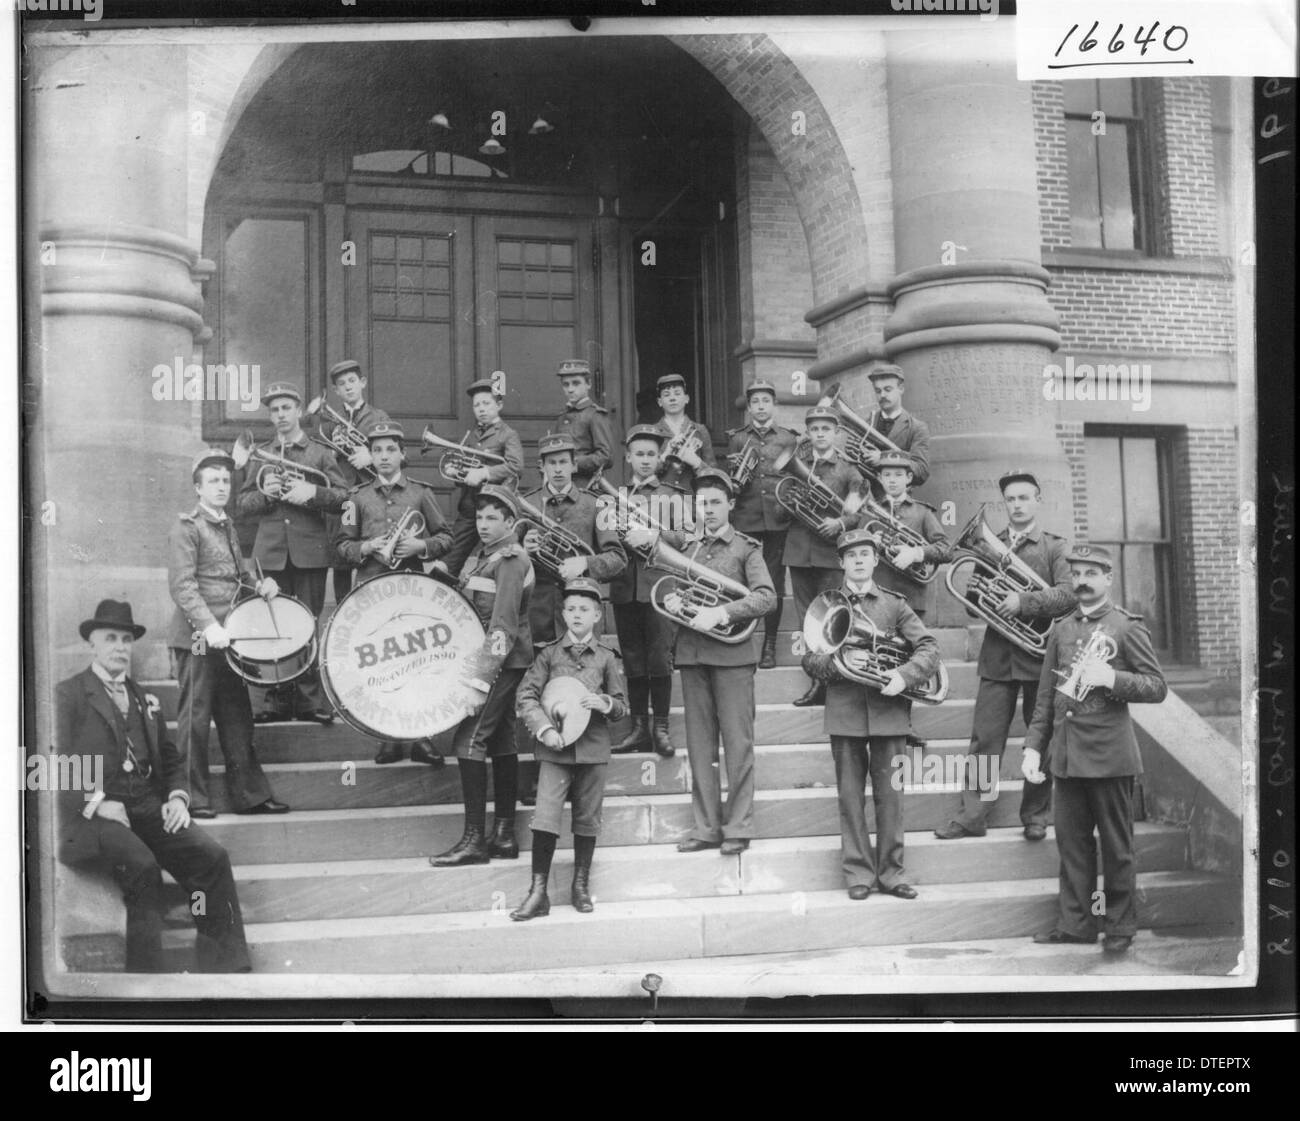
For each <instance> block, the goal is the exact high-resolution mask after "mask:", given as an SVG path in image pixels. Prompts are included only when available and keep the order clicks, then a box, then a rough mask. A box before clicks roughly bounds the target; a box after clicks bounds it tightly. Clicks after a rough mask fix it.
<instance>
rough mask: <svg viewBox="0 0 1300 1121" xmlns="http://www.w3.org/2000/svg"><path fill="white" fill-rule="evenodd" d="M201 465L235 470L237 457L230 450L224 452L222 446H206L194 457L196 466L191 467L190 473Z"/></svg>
mask: <svg viewBox="0 0 1300 1121" xmlns="http://www.w3.org/2000/svg"><path fill="white" fill-rule="evenodd" d="M200 467H224V468H225V469H226V470H227V471H230V472H232V473H233V472H234V470H235V458H234V456H232V455H231V454H230V453H229V452H223V451H222V450H221V449H220V448H205V449H204V450H203V451H201V452H199V454H198V455H197V456H196V457H195V459H194V466H193V467H191V468H190V474H191V475H193V474H194V473H195V472H196V471H197V470H198V469H199V468H200Z"/></svg>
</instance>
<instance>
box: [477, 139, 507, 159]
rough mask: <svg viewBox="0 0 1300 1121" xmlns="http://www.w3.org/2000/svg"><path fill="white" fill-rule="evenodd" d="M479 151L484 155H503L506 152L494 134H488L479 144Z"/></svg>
mask: <svg viewBox="0 0 1300 1121" xmlns="http://www.w3.org/2000/svg"><path fill="white" fill-rule="evenodd" d="M479 151H480V152H481V153H482V154H483V155H485V156H504V155H505V153H506V150H505V147H504V146H503V145H502V143H501V142H500V141H499V140H498V139H497V138H496V137H495V136H489V137H488V138H487V140H486V141H485V142H484V143H483V144H482V145H480V146H479Z"/></svg>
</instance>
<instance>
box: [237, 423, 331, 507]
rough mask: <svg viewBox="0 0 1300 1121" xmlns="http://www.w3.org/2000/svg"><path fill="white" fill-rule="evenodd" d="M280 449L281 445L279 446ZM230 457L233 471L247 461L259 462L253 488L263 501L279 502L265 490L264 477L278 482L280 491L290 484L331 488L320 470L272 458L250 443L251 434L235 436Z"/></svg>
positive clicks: (291, 461) (251, 439)
mask: <svg viewBox="0 0 1300 1121" xmlns="http://www.w3.org/2000/svg"><path fill="white" fill-rule="evenodd" d="M280 450H281V451H283V450H284V444H283V443H282V444H281V445H280ZM231 458H233V459H234V461H235V466H236V467H237V468H238V467H243V466H244V464H246V463H247V462H248V461H249V460H250V459H255V460H257V461H258V462H259V463H261V464H262V466H261V468H259V470H258V472H257V489H258V490H259V491H261V492H262V493H263V494H264V495H266V497H267V498H270V499H273V500H278V499H280V497H281V494H272V493H271V492H270V491H269V490H267V489H266V487H267V479H268V478H276V479H279V480H280V487H281V491H283V489H284V488H285V487H288V486H292V485H293V484H294V483H311V484H313V485H314V486H318V487H328V486H330V485H331V484H330V479H329V476H328V475H326V474H325V472H324V471H317V470H316V468H314V467H308V466H307V465H306V464H303V463H295V462H294V461H293V460H291V459H287V458H286V457H285V456H283V455H276V454H274V453H273V452H269V451H266V450H265V449H264V448H259V447H258V446H257V445H256V444H255V443H254V441H253V434H252V433H251V432H247V431H246V432H241V433H240V434H239V438H238V439H237V440H236V441H235V448H234V451H233V452H232V453H231Z"/></svg>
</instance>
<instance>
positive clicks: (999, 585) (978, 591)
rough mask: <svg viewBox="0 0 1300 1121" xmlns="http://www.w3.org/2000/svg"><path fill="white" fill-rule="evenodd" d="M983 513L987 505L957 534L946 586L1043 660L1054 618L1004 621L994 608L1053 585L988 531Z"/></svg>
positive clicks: (1019, 644)
mask: <svg viewBox="0 0 1300 1121" xmlns="http://www.w3.org/2000/svg"><path fill="white" fill-rule="evenodd" d="M986 505H987V504H986ZM984 510H985V506H981V507H980V508H979V510H977V511H976V513H975V516H974V517H973V518H971V520H970V521H968V522H967V523H966V525H965V527H964V528H963V529H962V531H961V534H960V535H959V536H958V538H957V542H956V545H955V547H954V549H953V559H952V564H951V565H949V567H948V571H947V572H946V573H944V577H943V579H944V583H945V584H947V585H948V591H950V592H951V593H952V594H953V595H954V596H956V597H957V598H958V599H959V600H962V601H963V602H964V603H966V604H968V605H969V606H970V608H971V610H972V611H974V612H975V613H976V614H977V615H979V616H980V618H982V619H983V620H984V621H985V622H986V623H988V625H989V626H990V627H992V628H993V629H994V630H995V631H997V632H998V633H999V634H1000V635H1002V637H1003V638H1005V639H1006V640H1007V641H1008V642H1010V643H1012V644H1013V645H1015V646H1018V647H1020V649H1021V650H1023V651H1025V652H1026V653H1027V654H1031V655H1033V656H1034V657H1035V658H1041V657H1042V656H1043V655H1044V654H1045V653H1046V652H1047V637H1048V635H1049V634H1051V631H1052V627H1053V626H1054V625H1055V622H1056V620H1054V619H1004V618H1003V617H1002V616H1001V615H999V614H998V613H997V610H996V609H995V606H994V605H995V604H997V603H1000V602H1001V601H1002V599H1003V597H1004V596H1006V595H1007V594H1008V593H1009V592H1016V593H1017V594H1021V593H1024V592H1042V591H1047V590H1049V589H1050V588H1051V585H1050V584H1049V583H1048V582H1047V581H1046V580H1044V579H1043V578H1042V577H1041V576H1039V575H1038V573H1037V572H1035V571H1034V570H1033V569H1032V568H1030V567H1029V565H1027V564H1025V562H1024V561H1022V560H1021V559H1020V558H1019V557H1018V556H1016V554H1015V553H1013V552H1012V551H1011V550H1010V549H1008V548H1007V546H1006V545H1005V544H1003V543H1002V542H1001V541H999V540H998V536H997V534H996V533H994V532H993V530H991V529H990V528H989V523H988V519H987V518H985V516H984ZM966 570H969V572H967V579H966V585H965V587H964V588H960V589H959V588H958V586H957V581H956V580H955V579H954V578H955V577H956V575H957V573H958V572H959V571H966Z"/></svg>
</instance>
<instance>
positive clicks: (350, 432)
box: [307, 395, 379, 479]
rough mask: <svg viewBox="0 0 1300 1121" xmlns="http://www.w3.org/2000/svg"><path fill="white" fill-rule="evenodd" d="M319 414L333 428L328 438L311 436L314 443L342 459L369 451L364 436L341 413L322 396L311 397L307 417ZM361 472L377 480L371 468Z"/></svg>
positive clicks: (377, 473) (368, 444) (375, 472)
mask: <svg viewBox="0 0 1300 1121" xmlns="http://www.w3.org/2000/svg"><path fill="white" fill-rule="evenodd" d="M319 413H324V414H325V417H326V418H327V419H328V420H330V421H332V422H333V424H334V427H333V428H331V429H330V434H329V435H328V436H324V435H321V436H313V437H312V439H313V440H314V441H315V442H316V443H318V444H322V445H323V446H325V447H327V448H329V449H330V450H331V451H333V452H335V453H337V454H338V455H341V456H342V457H343V458H344V459H349V458H351V457H352V455H353V454H355V453H356V452H357V451H359V450H361V449H362V448H365V449H367V450H369V447H370V443H369V441H368V440H367V439H366V434H365V433H364V432H362V431H361V429H360V428H358V427H357V426H356V425H355V424H353V423H352V422H351V421H350V420H348V419H347V418H346V417H345V416H344V415H343V414H342V413H340V412H338V411H336V410H335V409H332V408H330V406H329V405H328V404H326V401H325V398H324V396H323V395H322V396H320V397H313V398H312V399H311V402H310V403H309V404H308V406H307V415H308V416H316V415H317V414H319ZM362 470H363V471H364V472H365V473H366V474H367V475H368V476H369V477H370V478H372V479H377V478H379V472H378V471H376V470H375V469H374V468H373V467H365V468H362Z"/></svg>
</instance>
